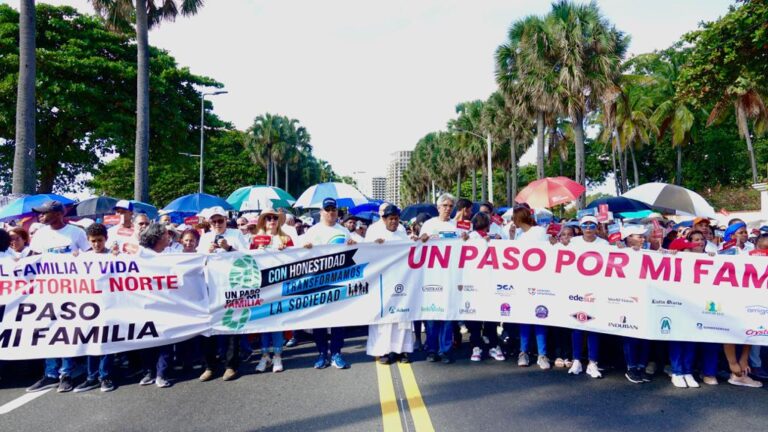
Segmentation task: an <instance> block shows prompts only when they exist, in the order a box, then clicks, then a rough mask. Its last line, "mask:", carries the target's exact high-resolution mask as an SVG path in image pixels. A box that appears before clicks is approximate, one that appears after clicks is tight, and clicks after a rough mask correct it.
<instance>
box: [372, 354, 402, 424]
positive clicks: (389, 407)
mask: <svg viewBox="0 0 768 432" xmlns="http://www.w3.org/2000/svg"><path fill="white" fill-rule="evenodd" d="M376 377H377V378H378V381H379V401H380V402H381V417H382V418H383V420H384V432H402V431H403V423H402V422H401V421H400V411H399V410H398V409H397V399H396V398H395V385H394V384H393V382H392V371H391V369H390V367H389V366H385V365H383V364H380V363H379V362H376Z"/></svg>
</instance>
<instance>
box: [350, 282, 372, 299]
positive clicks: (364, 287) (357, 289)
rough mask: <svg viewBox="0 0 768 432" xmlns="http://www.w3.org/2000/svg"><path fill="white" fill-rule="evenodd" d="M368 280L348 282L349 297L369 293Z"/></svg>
mask: <svg viewBox="0 0 768 432" xmlns="http://www.w3.org/2000/svg"><path fill="white" fill-rule="evenodd" d="M368 286H369V285H368V282H365V283H363V282H357V283H354V284H347V297H358V296H364V295H367V294H368Z"/></svg>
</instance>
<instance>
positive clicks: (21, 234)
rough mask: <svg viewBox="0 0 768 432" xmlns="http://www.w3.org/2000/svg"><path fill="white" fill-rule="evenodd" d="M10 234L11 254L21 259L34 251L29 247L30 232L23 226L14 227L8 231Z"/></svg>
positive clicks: (9, 250)
mask: <svg viewBox="0 0 768 432" xmlns="http://www.w3.org/2000/svg"><path fill="white" fill-rule="evenodd" d="M8 234H9V235H10V237H11V247H9V248H8V251H7V253H8V254H9V255H12V256H13V257H14V258H15V259H17V260H20V259H22V258H26V257H28V256H29V254H30V253H32V250H31V249H30V248H29V234H28V233H27V230H25V229H24V228H22V227H14V228H11V230H10V231H8Z"/></svg>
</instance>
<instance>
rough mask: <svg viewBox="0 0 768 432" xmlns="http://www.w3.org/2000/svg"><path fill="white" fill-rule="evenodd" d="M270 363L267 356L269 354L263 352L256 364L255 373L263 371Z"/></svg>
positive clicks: (270, 360)
mask: <svg viewBox="0 0 768 432" xmlns="http://www.w3.org/2000/svg"><path fill="white" fill-rule="evenodd" d="M271 364H272V359H270V358H269V354H264V355H262V356H261V360H259V364H257V365H256V373H263V372H265V371H266V370H267V368H268V367H269V366H270V365H271Z"/></svg>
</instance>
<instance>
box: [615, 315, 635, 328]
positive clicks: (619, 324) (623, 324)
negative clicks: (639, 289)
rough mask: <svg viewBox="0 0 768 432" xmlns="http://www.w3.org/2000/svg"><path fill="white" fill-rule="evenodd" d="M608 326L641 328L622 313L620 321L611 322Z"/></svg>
mask: <svg viewBox="0 0 768 432" xmlns="http://www.w3.org/2000/svg"><path fill="white" fill-rule="evenodd" d="M608 327H613V328H620V329H626V330H639V327H638V326H636V325H634V324H632V323H630V322H628V321H627V317H626V316H624V315H622V316H620V317H619V322H609V323H608Z"/></svg>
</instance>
